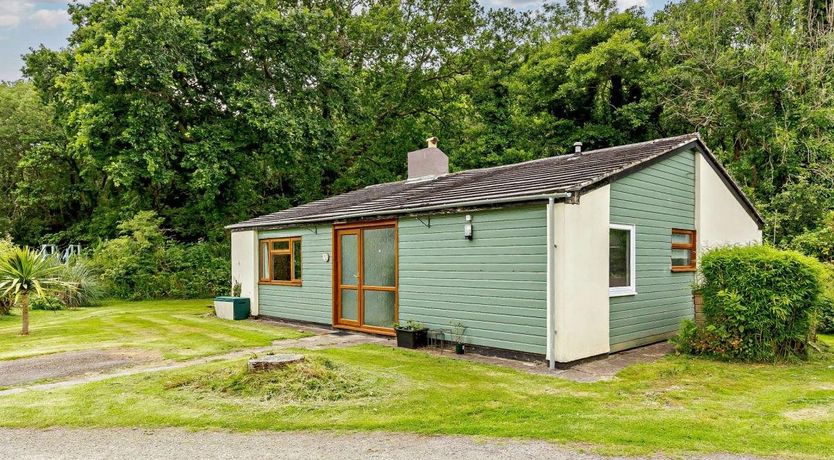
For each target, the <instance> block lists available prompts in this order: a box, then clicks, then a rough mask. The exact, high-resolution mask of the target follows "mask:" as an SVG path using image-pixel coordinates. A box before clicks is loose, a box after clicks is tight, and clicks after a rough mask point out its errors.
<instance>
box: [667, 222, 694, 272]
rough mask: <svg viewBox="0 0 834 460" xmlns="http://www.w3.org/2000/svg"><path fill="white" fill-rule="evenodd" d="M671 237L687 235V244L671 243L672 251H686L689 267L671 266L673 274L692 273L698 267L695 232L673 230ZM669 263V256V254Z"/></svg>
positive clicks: (679, 229) (680, 229)
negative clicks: (687, 252) (687, 251)
mask: <svg viewBox="0 0 834 460" xmlns="http://www.w3.org/2000/svg"><path fill="white" fill-rule="evenodd" d="M672 235H689V243H675V242H672V249H688V250H689V265H672V271H673V272H676V273H678V272H694V271H695V270H697V267H698V250H697V247H698V245H697V241H698V239H697V236H698V235H697V231H695V230H686V229H682V228H673V229H672ZM670 261H671V254H670Z"/></svg>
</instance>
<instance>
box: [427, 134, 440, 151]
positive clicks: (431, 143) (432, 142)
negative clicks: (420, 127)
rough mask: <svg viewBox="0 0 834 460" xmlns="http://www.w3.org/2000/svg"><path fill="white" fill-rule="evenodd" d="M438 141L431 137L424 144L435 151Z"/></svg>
mask: <svg viewBox="0 0 834 460" xmlns="http://www.w3.org/2000/svg"><path fill="white" fill-rule="evenodd" d="M438 140H439V139H438V138H437V137H435V136H432V137H430V138H428V139H426V142H427V143H428V145H429V148H430V149H436V148H437V141H438Z"/></svg>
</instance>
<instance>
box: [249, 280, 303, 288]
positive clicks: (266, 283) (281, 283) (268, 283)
mask: <svg viewBox="0 0 834 460" xmlns="http://www.w3.org/2000/svg"><path fill="white" fill-rule="evenodd" d="M258 284H259V285H261V286H295V287H301V281H258Z"/></svg>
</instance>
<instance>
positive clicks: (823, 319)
mask: <svg viewBox="0 0 834 460" xmlns="http://www.w3.org/2000/svg"><path fill="white" fill-rule="evenodd" d="M828 269H829V277H828V278H827V281H828V284H827V285H826V287H827V288H828V289H827V292H826V294H825V295H824V296H823V298H822V301H821V302H820V310H819V314H818V316H817V318H818V319H817V332H821V333H823V334H834V286H832V284H831V281H832V279H834V277H832V276H831V272H832V271H834V268H832V267H831V266H829V267H828Z"/></svg>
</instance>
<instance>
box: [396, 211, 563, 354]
mask: <svg viewBox="0 0 834 460" xmlns="http://www.w3.org/2000/svg"><path fill="white" fill-rule="evenodd" d="M468 214H469V215H471V216H472V225H473V228H474V238H473V239H472V240H467V239H466V238H464V235H463V228H464V223H465V216H466V214H444V215H435V216H431V218H430V219H429V218H428V217H423V218H421V220H422V222H421V220H418V219H416V218H413V217H412V218H408V217H404V218H401V219H400V220H399V268H400V272H399V287H400V297H399V317H400V321H406V320H409V319H412V320H416V321H419V322H421V323H423V324H425V325H427V326H428V327H430V328H433V329H434V328H447V329H448V328H449V324H450V322H453V321H454V322H457V321H459V322H461V323H463V324H464V325H465V326H466V327H467V329H466V334H465V335H466V341H467V342H468V343H472V344H475V345H482V346H489V347H496V348H504V349H510V350H519V351H526V352H532V353H541V354H543V353H544V352H545V348H546V343H545V341H546V338H545V335H546V334H545V327H544V326H545V316H546V298H545V297H546V288H545V286H546V276H547V275H546V271H547V254H546V250H545V249H546V246H547V220H546V208H545V206H544V205H538V206H535V207H528V206H525V207H512V208H506V209H500V210H490V211H478V212H471V213H468ZM429 225H430V226H429Z"/></svg>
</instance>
